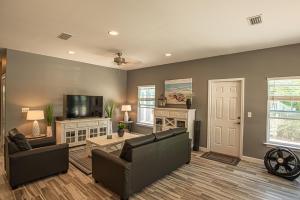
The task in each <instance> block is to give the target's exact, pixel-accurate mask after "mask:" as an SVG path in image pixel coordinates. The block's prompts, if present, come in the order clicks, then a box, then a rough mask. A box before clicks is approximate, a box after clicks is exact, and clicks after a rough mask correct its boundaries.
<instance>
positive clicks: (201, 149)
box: [200, 147, 208, 152]
mask: <svg viewBox="0 0 300 200" xmlns="http://www.w3.org/2000/svg"><path fill="white" fill-rule="evenodd" d="M200 151H203V152H208V149H207V148H206V147H200Z"/></svg>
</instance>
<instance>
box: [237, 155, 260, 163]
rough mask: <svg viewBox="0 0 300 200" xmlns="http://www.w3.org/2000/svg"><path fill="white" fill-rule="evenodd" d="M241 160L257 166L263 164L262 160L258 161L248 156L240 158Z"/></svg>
mask: <svg viewBox="0 0 300 200" xmlns="http://www.w3.org/2000/svg"><path fill="white" fill-rule="evenodd" d="M241 160H243V161H248V162H252V163H257V164H264V160H263V159H258V158H253V157H248V156H242V157H241Z"/></svg>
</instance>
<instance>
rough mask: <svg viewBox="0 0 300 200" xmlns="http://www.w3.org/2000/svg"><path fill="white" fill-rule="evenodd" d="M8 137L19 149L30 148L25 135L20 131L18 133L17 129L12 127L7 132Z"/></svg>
mask: <svg viewBox="0 0 300 200" xmlns="http://www.w3.org/2000/svg"><path fill="white" fill-rule="evenodd" d="M9 137H10V139H11V140H12V141H13V142H14V143H15V144H16V145H17V147H18V149H19V150H20V151H27V150H30V149H32V147H31V145H30V144H29V142H28V141H27V139H26V138H25V136H24V135H23V134H22V133H20V132H19V131H18V130H17V129H12V130H11V131H10V132H9Z"/></svg>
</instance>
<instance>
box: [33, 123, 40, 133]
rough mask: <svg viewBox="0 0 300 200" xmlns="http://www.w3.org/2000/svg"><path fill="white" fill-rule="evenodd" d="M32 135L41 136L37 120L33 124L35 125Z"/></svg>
mask: <svg viewBox="0 0 300 200" xmlns="http://www.w3.org/2000/svg"><path fill="white" fill-rule="evenodd" d="M32 135H33V136H35V137H36V136H39V135H40V126H39V123H38V121H36V120H35V121H34V122H33V125H32Z"/></svg>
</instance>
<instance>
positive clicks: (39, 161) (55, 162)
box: [8, 144, 69, 187]
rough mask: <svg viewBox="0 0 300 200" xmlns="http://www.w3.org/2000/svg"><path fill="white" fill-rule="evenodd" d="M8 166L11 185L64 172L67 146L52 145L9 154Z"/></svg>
mask: <svg viewBox="0 0 300 200" xmlns="http://www.w3.org/2000/svg"><path fill="white" fill-rule="evenodd" d="M9 167H10V170H9V175H8V177H9V181H10V184H11V186H12V187H15V186H18V185H21V184H23V183H26V182H29V181H33V180H36V179H39V178H42V177H46V176H50V175H54V174H57V173H62V172H66V171H67V170H68V168H69V146H68V144H60V145H52V146H47V147H41V148H36V149H32V150H28V151H22V152H18V153H15V154H12V155H9Z"/></svg>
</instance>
